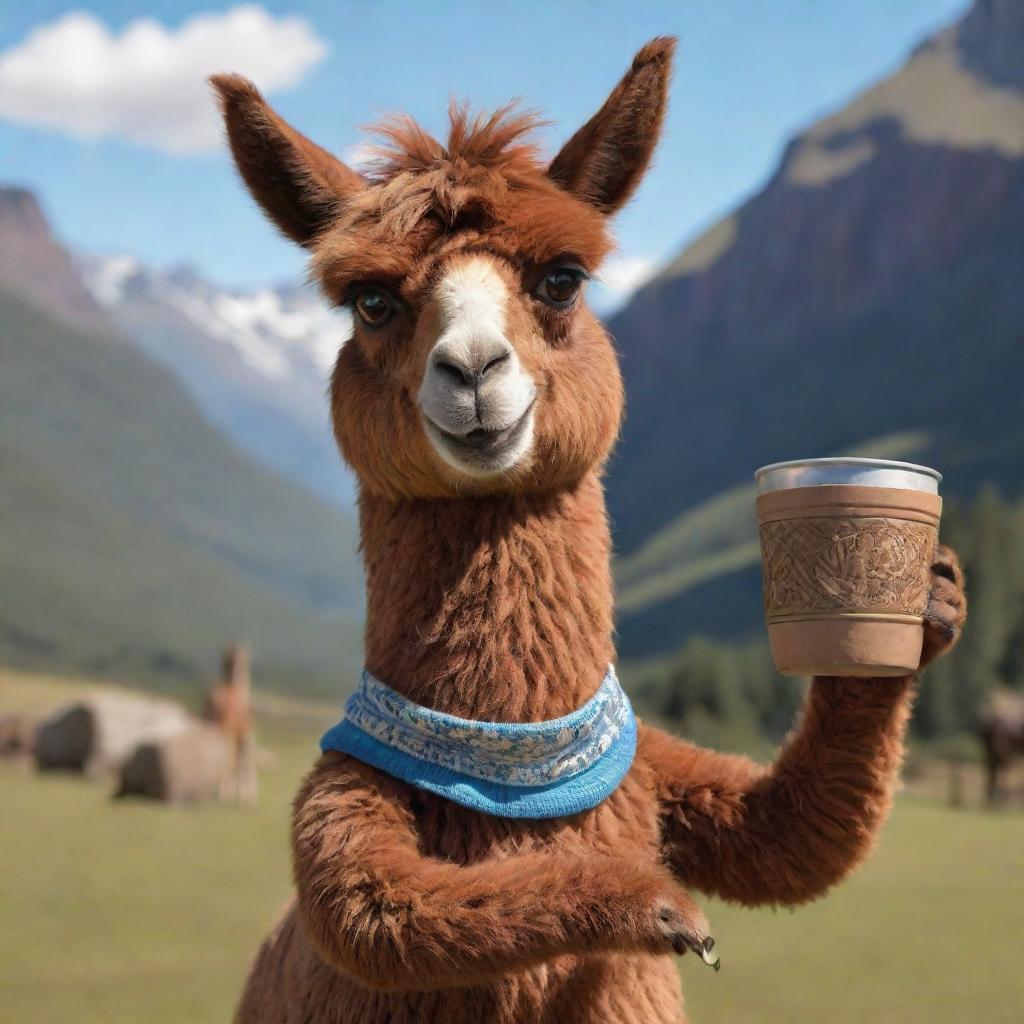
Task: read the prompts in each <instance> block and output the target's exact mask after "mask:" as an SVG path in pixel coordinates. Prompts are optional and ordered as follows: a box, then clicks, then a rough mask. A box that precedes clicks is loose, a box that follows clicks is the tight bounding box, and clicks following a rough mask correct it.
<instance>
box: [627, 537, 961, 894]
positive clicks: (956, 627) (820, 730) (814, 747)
mask: <svg viewBox="0 0 1024 1024" xmlns="http://www.w3.org/2000/svg"><path fill="white" fill-rule="evenodd" d="M965 614H966V602H965V600H964V596H963V575H962V573H961V571H960V567H959V565H958V564H957V561H956V557H955V556H954V555H953V554H952V552H950V551H949V550H948V549H945V548H940V549H939V550H938V552H937V554H936V560H935V563H934V565H933V568H932V594H931V601H930V603H929V606H928V611H927V613H926V623H925V648H924V663H927V662H929V661H932V660H933V659H934V658H936V657H938V656H939V655H940V654H942V653H944V652H945V651H947V650H949V649H950V648H951V647H952V646H953V644H954V643H955V642H956V640H957V639H958V637H959V635H960V630H961V627H962V625H963V621H964V618H965ZM912 690H913V678H912V677H908V678H904V679H838V678H819V679H815V680H814V681H813V683H812V684H811V689H810V693H809V695H808V698H807V703H806V706H805V708H804V713H803V718H802V722H801V724H800V726H799V728H798V729H797V731H796V732H795V733H794V734H793V735H792V736H791V737H790V739H789V741H788V742H787V743H786V744H785V746H784V748H783V751H782V753H781V755H780V756H779V758H778V760H777V761H776V762H775V764H774V765H772V766H771V767H769V768H765V767H761V766H759V765H755V764H754V763H753V762H751V761H749V760H748V759H746V758H743V757H735V756H729V755H723V754H717V753H714V752H712V751H708V750H702V749H700V748H698V747H694V746H692V745H689V744H685V743H682V742H680V741H678V740H675V739H673V738H671V737H669V736H667V735H666V734H665V733H662V732H659V731H657V730H645V731H644V733H643V735H642V738H641V747H640V754H641V756H642V757H644V758H645V759H646V760H647V761H648V763H649V764H651V765H652V766H653V768H654V770H655V773H656V776H657V778H658V785H659V797H660V806H661V811H662V816H663V821H664V836H665V844H666V857H667V859H668V861H669V862H670V863H671V865H672V867H673V869H674V870H675V871H676V873H677V874H678V875H679V877H680V878H681V879H682V880H683V881H684V882H686V884H688V885H692V886H693V887H694V888H697V889H700V890H701V891H703V892H707V893H713V894H715V895H718V896H721V897H723V898H724V899H727V900H734V901H737V902H740V903H745V904H749V905H753V904H759V903H774V904H779V903H783V904H794V903H802V902H805V901H807V900H811V899H814V898H815V897H817V896H819V895H821V894H822V893H823V892H825V890H826V889H828V888H829V887H830V886H832V885H833V884H835V883H836V882H838V881H839V880H840V879H842V878H843V877H844V876H845V875H847V874H848V873H849V872H850V871H851V870H852V869H853V868H854V867H856V866H857V864H859V863H860V862H861V861H862V860H863V859H864V857H865V856H866V855H867V854H868V852H869V851H870V849H871V846H872V844H873V842H874V840H875V837H876V836H877V834H878V831H879V829H880V828H881V825H882V823H883V822H884V820H885V818H886V815H887V814H888V811H889V808H890V805H891V803H892V794H893V789H894V786H895V783H896V778H897V773H898V771H899V766H900V763H901V761H902V757H903V737H904V733H905V731H906V725H907V721H908V719H909V716H910V703H911V696H912Z"/></svg>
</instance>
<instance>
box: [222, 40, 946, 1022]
mask: <svg viewBox="0 0 1024 1024" xmlns="http://www.w3.org/2000/svg"><path fill="white" fill-rule="evenodd" d="M673 49H674V41H673V40H671V39H656V40H654V41H652V42H651V43H649V44H648V45H646V46H645V47H644V48H643V49H642V50H641V51H640V52H639V53H638V54H637V55H636V57H635V59H634V61H633V64H632V67H631V68H630V70H629V71H628V72H627V74H626V75H625V77H624V78H623V79H622V81H621V82H620V83H619V84H618V85H617V86H616V88H615V89H614V90H613V92H612V93H611V95H610V96H609V98H608V99H607V101H606V102H605V104H604V106H603V107H602V108H601V109H600V110H599V111H598V113H597V114H596V115H595V116H594V117H593V118H592V119H591V120H590V121H589V122H588V123H587V124H586V125H584V126H583V127H582V128H581V129H580V130H579V131H578V132H576V134H575V135H573V137H572V138H571V139H570V140H569V141H568V142H567V143H566V145H565V146H564V147H563V148H562V150H561V152H560V153H559V154H558V155H557V156H556V157H555V159H554V160H553V162H551V163H550V164H545V163H542V162H541V160H540V159H539V156H538V154H537V152H536V151H535V150H534V149H533V148H532V147H530V146H529V145H527V144H526V143H525V142H524V140H523V137H524V135H525V134H526V133H527V131H528V130H529V129H530V128H531V127H532V126H533V124H534V121H533V120H531V118H530V117H528V116H526V115H523V114H517V113H513V112H511V111H509V110H502V111H499V112H498V113H497V114H495V115H493V116H491V117H489V118H484V117H478V118H475V119H474V118H471V117H470V116H469V115H468V114H467V112H466V111H465V110H464V109H462V108H457V107H456V108H453V110H452V112H451V128H450V133H449V136H448V141H447V144H446V145H442V144H441V143H439V142H438V141H436V140H434V139H433V138H431V137H430V136H429V135H427V134H426V133H425V132H424V131H423V130H422V129H421V128H419V127H418V126H417V125H416V124H414V123H413V122H412V121H410V120H407V119H396V120H393V121H390V122H388V123H386V124H385V125H384V126H383V128H382V129H381V132H382V133H383V135H384V137H385V139H386V140H387V145H386V146H384V147H382V149H381V152H380V154H379V160H378V162H377V164H376V165H375V167H374V168H373V169H372V170H371V171H369V172H367V173H365V174H360V173H356V172H355V171H353V170H351V169H350V168H348V167H346V166H345V165H344V164H342V163H340V162H339V161H338V160H337V159H335V158H334V157H333V156H331V155H330V154H329V153H327V152H326V151H325V150H323V149H321V148H319V147H318V146H316V145H314V144H313V143H312V142H311V141H309V140H308V139H307V138H305V136H303V135H301V134H299V133H298V132H297V131H296V130H295V129H293V128H292V127H290V126H289V125H287V124H286V123H285V122H284V121H282V120H281V119H280V118H279V117H278V116H277V114H275V113H274V112H273V111H272V110H271V109H270V108H269V107H268V106H267V105H266V104H265V103H264V101H263V100H262V98H261V97H260V95H259V93H258V92H257V91H256V89H255V88H254V87H253V86H252V85H251V84H250V83H249V82H247V81H245V80H244V79H242V78H238V77H236V76H231V75H225V76H217V77H216V78H215V79H214V83H215V85H216V87H217V89H218V90H219V93H220V97H221V101H222V104H223V110H224V115H225V119H226V123H227V131H228V138H229V140H230V144H231V149H232V152H233V155H234V158H235V161H236V163H237V165H238V168H239V170H240V172H241V175H242V177H243V179H244V181H245V183H246V184H247V186H248V187H249V189H250V190H251V192H252V194H253V196H254V197H255V198H256V200H257V201H258V202H259V203H260V205H261V206H262V207H263V208H264V210H265V211H266V212H267V214H268V215H269V216H270V218H271V219H272V220H273V221H274V223H275V224H276V225H277V226H278V227H279V228H280V229H281V230H282V231H283V232H284V233H285V234H286V235H287V236H288V237H289V238H291V239H293V240H294V241H296V242H298V243H299V244H300V245H302V246H304V247H305V248H306V249H307V250H308V251H309V254H310V257H311V266H312V273H313V275H314V276H315V277H316V279H317V280H318V281H319V283H320V285H321V287H322V288H323V290H324V292H325V293H326V295H327V296H328V297H329V298H330V299H332V300H333V301H334V302H336V303H343V304H350V305H351V307H352V310H353V320H354V324H355V326H354V333H353V336H352V337H351V339H350V340H348V341H347V342H346V343H345V344H344V345H343V346H342V348H341V351H340V353H339V356H338V360H337V365H336V367H335V371H334V375H333V381H332V391H331V398H332V411H333V422H334V428H335V433H336V435H337V439H338V443H339V446H340V448H341V451H342V453H343V455H344V457H345V458H346V459H347V461H348V462H349V463H350V464H351V465H352V467H353V468H354V469H355V471H356V473H357V475H358V478H359V485H360V488H359V512H360V525H361V530H362V548H363V553H364V561H365V566H366V574H367V596H368V603H367V623H366V637H365V641H366V652H365V654H366V667H367V670H368V672H369V673H372V675H373V676H374V677H376V679H378V680H383V681H386V683H387V686H388V687H391V688H393V691H392V692H393V693H394V692H395V691H397V695H399V697H400V699H405V700H406V701H408V702H414V703H415V705H417V706H418V710H417V714H419V713H427V714H429V713H430V712H429V711H426V709H431V710H432V711H433V712H445V713H448V714H449V715H452V716H457V717H458V718H460V719H472V720H474V721H473V722H471V723H469V724H470V725H472V726H474V727H483V725H482V724H483V723H546V722H548V721H549V720H552V719H558V718H560V716H565V715H568V714H570V713H571V712H574V711H575V710H576V709H580V708H582V707H584V706H589V703H588V702H589V701H591V700H592V699H593V698H594V697H595V694H596V692H598V691H599V684H600V685H602V686H603V683H602V679H603V678H604V677H605V675H606V672H607V670H608V665H609V663H610V662H612V661H613V660H614V650H613V642H612V581H611V574H610V569H609V555H610V538H609V528H608V522H607V518H606V513H605V505H604V497H603V492H602V485H601V473H602V470H603V466H604V464H605V461H606V459H607V457H608V454H609V452H610V450H611V447H612V444H613V442H614V440H615V438H616V435H617V432H618V429H619V420H620V417H621V414H622V405H623V395H622V384H621V380H620V376H619V369H618V362H617V358H616V355H615V351H614V349H613V346H612V343H611V340H610V339H609V337H608V335H607V334H606V332H605V331H604V330H603V329H602V327H601V325H600V323H599V322H598V320H597V319H596V318H595V316H594V315H593V314H592V313H591V312H590V311H589V310H588V308H587V306H586V305H585V303H584V301H583V299H582V296H581V291H582V288H581V285H582V282H583V280H584V279H585V277H586V276H587V275H589V274H592V273H594V272H595V271H596V270H597V269H598V268H599V266H600V265H601V261H602V259H603V258H604V257H605V255H606V254H607V252H608V250H609V247H610V238H609V233H608V231H609V229H608V218H609V217H610V215H611V214H613V213H614V212H615V211H616V210H618V209H619V208H620V207H621V206H622V205H623V203H624V202H625V201H626V200H627V199H628V198H629V196H630V195H631V194H632V192H633V191H634V189H635V188H636V186H637V184H638V182H639V180H640V178H641V175H642V174H643V172H644V170H645V169H646V167H647V164H648V162H649V160H650V157H651V154H652V151H653V149H654V147H655V143H656V140H657V138H658V135H659V131H660V128H661V124H662V120H663V117H664V111H665V103H666V93H667V86H668V80H669V71H670V63H671V57H672V53H673ZM963 609H964V604H963V598H962V593H961V578H960V572H959V569H958V567H957V564H956V560H955V558H954V557H953V556H952V555H951V554H950V553H949V552H947V551H944V550H943V551H941V552H940V553H939V555H938V557H937V561H936V566H935V570H934V573H933V592H932V600H931V604H930V607H929V611H928V626H927V645H926V660H930V659H932V658H934V657H935V656H936V655H938V654H940V653H942V651H944V650H945V649H947V648H948V647H949V646H951V645H952V643H953V642H954V641H955V640H956V638H957V636H958V634H959V630H960V625H961V622H962V620H963V614H964V612H963ZM912 690H913V679H911V678H906V679H896V680H893V679H836V678H828V679H816V680H814V682H813V684H812V686H811V688H810V692H809V695H808V698H807V703H806V706H805V709H804V713H803V716H802V719H801V724H800V725H799V727H798V728H797V730H796V731H795V732H794V734H793V735H792V736H791V737H790V739H789V741H788V742H787V743H786V745H785V747H784V749H783V751H782V753H781V754H780V756H779V758H778V760H777V761H776V762H775V764H774V765H772V766H770V767H760V766H758V765H755V764H754V763H752V762H751V761H749V760H747V759H745V758H743V757H738V756H731V755H724V754H719V753H716V752H713V751H709V750H703V749H699V748H697V747H695V746H693V745H691V744H689V743H687V742H685V741H683V740H680V739H675V738H673V737H671V736H669V735H667V734H666V733H664V732H660V731H658V730H657V729H653V728H650V727H648V726H644V725H641V726H640V728H639V737H638V741H637V746H636V752H635V757H634V758H633V760H632V764H631V767H629V769H628V772H627V773H626V774H625V776H624V777H623V778H622V780H621V782H620V783H619V784H618V786H617V788H615V789H614V790H613V791H612V792H611V793H610V794H609V795H607V796H605V798H603V799H602V800H600V802H598V803H597V804H596V805H595V806H592V807H589V808H588V809H585V810H581V811H579V812H577V813H573V814H567V815H563V816H559V817H533V816H523V817H507V816H504V815H502V814H500V813H483V812H481V811H480V810H476V809H471V808H470V807H467V806H464V805H463V803H462V802H460V801H459V800H456V799H448V798H447V797H445V796H441V795H438V794H436V793H435V792H432V791H431V790H429V789H428V788H426V787H425V786H421V785H418V784H417V785H413V784H410V783H409V782H408V781H404V780H403V779H402V778H401V777H400V776H399V775H398V774H390V773H385V772H384V771H381V770H379V769H378V768H374V767H371V766H370V764H368V763H366V762H365V761H364V760H362V759H357V758H356V757H353V756H351V755H350V754H348V753H343V752H340V751H339V750H334V749H329V750H327V752H326V753H324V754H323V756H322V757H321V758H320V760H319V761H318V762H317V764H316V765H315V767H314V768H313V770H312V771H311V772H310V774H309V776H308V777H307V779H306V781H305V783H304V785H303V786H302V788H301V790H300V792H299V794H298V796H297V798H296V800H295V806H294V821H293V833H292V836H293V852H294V877H295V882H296V887H297V895H296V899H295V901H294V903H293V904H292V905H291V906H290V908H289V909H288V910H287V911H286V913H285V915H284V917H283V919H282V920H281V921H280V923H279V924H278V925H277V926H276V928H275V930H274V931H273V933H272V935H271V936H270V937H269V938H268V939H267V941H266V942H265V943H264V945H263V947H262V949H261V951H260V953H259V955H258V957H257V959H256V962H255V964H254V966H253V969H252V973H251V975H250V978H249V980H248V983H247V986H246V989H245V992H244V994H243V996H242V1000H241V1004H240V1007H239V1010H238V1016H237V1020H238V1021H240V1022H243V1024H257V1022H258V1024H264V1022H265V1024H271V1022H273V1024H282V1022H296V1024H297V1022H318V1024H327V1022H331V1024H342V1022H346V1024H348V1022H351V1024H355V1022H358V1024H374V1022H377V1024H383V1022H385V1021H387V1022H389V1024H431V1022H444V1024H469V1022H474V1024H484V1022H504V1024H529V1022H542V1021H552V1022H553V1021H558V1022H560V1024H582V1022H598V1021H601V1022H612V1021H614V1022H627V1024H630V1022H635V1024H641V1022H642V1024H667V1022H670V1021H671V1022H679V1021H683V1020H684V1019H685V1018H684V1015H683V1009H682V1000H681V994H680V983H679V975H678V973H677V969H676V962H675V960H674V959H673V958H672V956H671V954H672V953H673V952H675V953H682V952H684V951H685V950H686V949H692V950H695V951H701V952H704V953H706V950H707V939H708V924H707V922H706V920H705V918H704V915H703V913H702V912H701V911H700V910H699V909H698V907H697V906H696V904H695V903H694V901H693V900H692V899H691V897H690V896H689V894H688V893H687V890H686V889H685V888H684V886H688V887H690V888H691V889H694V890H699V891H701V892H704V893H708V894H714V895H716V896H719V897H721V898H723V899H727V900H735V901H739V902H742V903H745V904H749V905H754V904H797V903H802V902H805V901H807V900H811V899H814V898H815V897H817V896H820V895H821V894H822V893H824V892H825V891H826V890H827V889H828V888H829V887H830V886H831V885H833V884H834V883H836V882H838V881H839V880H840V879H842V878H843V877H845V876H846V875H847V874H848V873H849V872H850V871H851V870H852V869H853V868H854V867H855V866H856V865H857V864H858V863H859V862H860V861H861V860H863V858H864V857H865V856H866V855H867V853H868V851H869V850H870V848H871V846H872V844H873V842H874V840H875V837H876V835H877V833H878V830H879V828H880V826H881V824H882V822H883V820H884V819H885V817H886V814H887V812H888V810H889V806H890V802H891V799H892V792H893V785H894V781H895V778H896V774H897V770H898V767H899V764H900V759H901V756H902V744H903V734H904V730H905V727H906V723H907V718H908V715H909V710H910V701H911V692H912ZM508 728H510V729H512V730H513V731H516V735H520V734H521V733H522V732H523V731H524V730H525V729H526V728H528V727H526V726H523V725H511V726H508ZM698 962H699V961H698Z"/></svg>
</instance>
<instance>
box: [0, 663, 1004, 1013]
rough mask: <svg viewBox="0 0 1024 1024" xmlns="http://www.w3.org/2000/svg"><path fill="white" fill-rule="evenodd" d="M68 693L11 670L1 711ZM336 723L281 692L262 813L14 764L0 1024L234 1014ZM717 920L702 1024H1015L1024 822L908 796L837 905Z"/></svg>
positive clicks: (0, 784) (4, 795)
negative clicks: (301, 805)
mask: <svg viewBox="0 0 1024 1024" xmlns="http://www.w3.org/2000/svg"><path fill="white" fill-rule="evenodd" d="M71 692H74V688H73V687H70V686H68V685H67V684H63V683H60V682H54V681H49V682H40V681H36V680H34V679H33V680H29V679H27V678H26V677H12V676H10V675H9V674H2V673H0V709H2V708H3V707H5V706H6V707H10V706H12V705H18V706H25V705H27V704H36V705H37V706H42V705H45V704H47V703H49V702H52V700H54V699H55V698H57V697H59V696H61V695H64V694H66V693H71ZM329 715H330V712H329V709H327V708H320V707H317V706H316V705H304V706H297V705H296V706H292V705H288V704H287V703H284V702H280V701H279V702H277V703H275V705H274V706H273V707H272V708H271V709H270V713H268V714H267V715H265V716H264V718H263V721H262V723H261V737H262V741H263V743H264V745H265V746H267V747H269V748H270V749H271V750H272V751H273V752H274V754H275V755H276V757H277V766H276V768H274V769H273V770H272V771H267V772H265V773H264V774H263V777H262V786H263V791H262V795H261V800H260V805H259V808H258V809H256V810H254V811H240V810H235V809H233V808H210V809H201V810H187V811H186V810H168V809H165V808H162V807H156V806H148V805H145V804H139V803H112V802H111V801H110V800H109V798H108V792H107V790H106V789H105V788H104V787H103V786H102V785H100V784H96V783H89V782H85V781H82V780H79V779H75V778H68V777H62V776H56V775H55V776H47V777H38V776H35V775H32V774H30V773H28V772H27V771H24V770H20V769H17V768H13V767H9V766H3V767H0V807H2V813H0V850H2V851H3V852H2V860H0V863H2V866H3V868H2V873H0V1022H3V1024H7V1022H11V1024H13V1022H15V1021H17V1022H18V1024H24V1022H26V1021H31V1022H32V1024H50V1022H57V1021H60V1022H61V1024H65V1022H69V1021H73V1022H75V1024H135V1022H143V1021H145V1022H146V1024H164V1022H167V1024H170V1022H175V1024H182V1022H186V1021H187V1022H189V1024H205V1022H211V1024H212V1022H219V1021H226V1020H228V1019H229V1018H230V1011H231V1007H232V1005H233V1002H234V999H235V997H236V994H237V992H238V989H239V986H240V984H241V980H242V977H243V975H244V972H245V970H246V965H247V963H248V961H249V958H250V957H251V955H252V953H253V952H254V950H255V948H256V946H257V944H258V942H259V940H260V937H261V935H262V934H263V933H264V931H265V930H266V928H267V926H268V925H269V924H270V922H271V921H272V920H273V918H274V916H275V914H276V913H277V912H278V910H279V909H280V907H281V905H282V904H283V903H284V901H285V900H286V899H287V897H288V892H289V888H290V886H289V877H288V876H289V869H288V854H287V828H288V806H289V801H290V799H291V795H292V793H293V791H294V789H295V786H296V783H297V781H298V778H299V776H300V774H301V772H302V770H303V769H304V768H305V767H306V766H307V765H308V764H309V762H310V761H311V760H312V758H313V756H314V751H315V737H316V735H317V732H318V731H319V728H320V727H321V725H322V724H323V721H324V720H325V719H326V718H328V717H329ZM709 916H710V918H711V921H712V924H713V930H714V934H715V936H716V937H717V939H718V942H719V948H720V949H721V952H722V959H723V969H722V971H721V972H720V973H719V974H717V975H716V974H713V973H712V972H711V971H709V970H707V968H705V967H703V966H702V965H700V964H699V963H698V962H696V961H695V960H694V959H693V958H691V957H687V958H684V959H683V960H682V961H681V962H680V970H681V972H682V976H683V983H684V989H685V991H686V995H687V1002H688V1006H689V1009H690V1013H691V1016H692V1018H693V1020H694V1021H695V1022H696V1024H715V1022H730V1024H735V1022H737V1021H741V1022H744V1024H746V1022H750V1024H761V1022H765V1024H771V1022H775V1021H787V1022H791V1021H794V1020H800V1021H807V1022H819V1021H828V1022H830V1024H844V1022H851V1024H852V1022H854V1021H856V1022H858V1024H859V1022H863V1021H872V1022H890V1021H891V1022H900V1024H913V1022H918V1021H920V1022H926V1021H927V1022H928V1024H941V1022H947V1021H948V1022H950V1024H952V1022H957V1024H960V1022H964V1021H970V1022H972V1024H973V1022H988V1024H1000V1022H1006V1024H1010V1022H1014V1024H1017V1022H1019V1021H1020V1020H1021V1007H1022V1006H1024V971H1022V969H1021V964H1022V959H1024V815H1021V814H1019V813H1018V814H1012V813H1007V814H1000V815H989V814H985V813H982V812H980V811H976V810H963V811H956V812H954V811H950V810H948V809H946V808H945V807H943V806H941V805H940V804H938V803H929V802H927V801H921V800H916V799H912V798H904V799H901V800H900V802H899V803H898V805H897V808H896V810H895V812H894V814H893V818H892V821H891V823H890V825H889V827H888V829H887V832H886V834H885V837H884V840H883V842H882V845H881V847H880V849H879V850H878V853H877V854H876V856H875V857H874V858H873V860H872V861H871V862H870V863H869V864H868V865H867V866H866V867H865V868H864V869H863V870H862V871H861V872H860V873H859V874H858V875H857V876H856V877H855V878H854V879H853V880H851V881H850V882H849V883H848V884H847V885H845V886H843V887H842V888H840V889H839V890H838V891H837V892H836V893H834V894H833V895H832V896H830V897H829V898H828V899H827V900H825V901H823V902H821V903H819V904H816V905H814V906H811V907H807V908H804V909H801V910H799V911H797V912H795V913H789V912H771V911H744V910H740V909H737V908H731V907H726V906H722V905H718V904H712V905H711V906H710V907H709ZM425 1024H427V1022H425Z"/></svg>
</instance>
